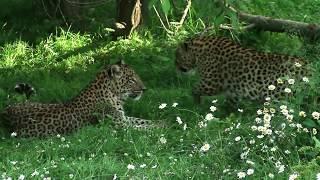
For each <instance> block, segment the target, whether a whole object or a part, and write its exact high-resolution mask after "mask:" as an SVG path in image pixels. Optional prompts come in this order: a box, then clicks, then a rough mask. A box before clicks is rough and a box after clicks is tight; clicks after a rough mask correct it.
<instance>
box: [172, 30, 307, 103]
mask: <svg viewBox="0 0 320 180" xmlns="http://www.w3.org/2000/svg"><path fill="white" fill-rule="evenodd" d="M175 65H176V68H177V69H178V70H179V71H182V72H189V71H190V70H192V69H197V71H198V72H199V76H200V82H199V83H198V84H197V85H196V86H195V87H194V88H193V90H192V94H193V96H194V99H195V101H197V102H200V97H201V96H212V95H217V94H219V93H220V92H225V93H226V94H227V95H228V97H229V98H231V99H237V100H238V99H239V98H246V99H251V100H263V99H265V98H266V97H271V98H272V97H275V98H279V97H280V96H283V95H284V88H285V86H286V85H285V84H279V83H277V79H278V78H285V77H289V78H296V79H297V78H298V79H301V76H304V75H306V71H307V70H306V68H305V65H306V61H305V60H303V59H301V58H298V57H292V56H287V55H278V54H274V53H267V52H258V51H256V50H253V49H249V48H244V47H242V46H240V45H239V44H237V43H235V42H233V41H232V40H230V39H227V38H223V37H211V36H202V37H196V38H192V39H188V40H186V41H185V42H183V43H181V44H180V45H179V46H178V48H177V49H176V59H175ZM299 65H302V66H301V67H299ZM271 84H272V85H275V86H276V89H275V90H274V91H270V90H268V86H269V85H271Z"/></svg>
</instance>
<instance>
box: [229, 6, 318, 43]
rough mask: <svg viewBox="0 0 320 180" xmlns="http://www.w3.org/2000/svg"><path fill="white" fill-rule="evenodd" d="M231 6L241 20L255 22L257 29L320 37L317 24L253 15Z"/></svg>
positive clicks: (313, 37)
mask: <svg viewBox="0 0 320 180" xmlns="http://www.w3.org/2000/svg"><path fill="white" fill-rule="evenodd" d="M229 8H230V10H232V11H234V12H235V13H237V15H238V18H239V20H240V21H243V22H246V23H248V24H254V28H256V29H260V30H264V31H271V32H286V33H292V34H296V35H298V36H300V37H303V38H308V39H310V40H312V41H316V40H319V39H320V26H319V25H317V24H312V23H304V22H299V21H292V20H286V19H276V18H271V17H267V16H260V15H252V14H248V13H244V12H241V11H238V10H235V9H234V8H232V7H229Z"/></svg>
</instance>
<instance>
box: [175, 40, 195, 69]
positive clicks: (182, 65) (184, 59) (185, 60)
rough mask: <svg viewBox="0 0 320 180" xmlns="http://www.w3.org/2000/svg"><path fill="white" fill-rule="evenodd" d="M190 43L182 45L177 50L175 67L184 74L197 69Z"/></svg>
mask: <svg viewBox="0 0 320 180" xmlns="http://www.w3.org/2000/svg"><path fill="white" fill-rule="evenodd" d="M190 45H191V44H190V42H188V41H186V42H183V43H181V44H180V45H179V46H178V48H177V49H176V59H175V66H176V69H177V70H178V71H180V72H182V73H189V72H190V71H191V70H193V69H194V68H195V57H194V54H193V51H192V49H191V48H190Z"/></svg>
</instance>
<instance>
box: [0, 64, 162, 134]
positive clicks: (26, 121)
mask: <svg viewBox="0 0 320 180" xmlns="http://www.w3.org/2000/svg"><path fill="white" fill-rule="evenodd" d="M145 90H146V88H145V86H144V84H143V83H142V81H141V79H140V78H139V76H138V75H137V74H136V73H135V71H134V70H133V69H132V68H130V67H129V66H128V65H126V64H124V63H123V61H119V62H118V63H116V64H113V65H109V66H107V67H106V68H104V69H103V70H102V71H101V72H100V73H98V74H97V76H96V78H95V79H94V80H93V81H92V82H91V83H90V84H89V85H88V86H87V87H86V88H85V89H84V90H83V91H82V92H81V93H80V94H79V95H78V96H76V97H75V98H73V99H72V100H70V101H69V102H66V103H61V104H40V103H21V104H16V105H11V106H8V107H7V108H6V109H5V110H4V113H3V114H4V116H5V117H6V120H8V121H9V123H10V125H11V127H12V131H13V132H16V133H17V136H19V137H45V136H49V135H55V134H67V133H70V132H72V131H74V130H76V129H79V128H81V127H83V126H85V125H88V124H96V123H98V121H99V120H100V119H105V117H107V116H108V117H110V118H112V119H113V122H114V124H115V125H116V126H120V127H134V128H149V127H154V126H156V124H155V123H152V122H151V121H150V120H145V119H140V118H135V117H128V116H125V113H124V109H123V104H124V100H126V99H127V98H128V97H131V98H134V99H136V100H138V99H139V98H140V96H141V95H142V92H143V91H145Z"/></svg>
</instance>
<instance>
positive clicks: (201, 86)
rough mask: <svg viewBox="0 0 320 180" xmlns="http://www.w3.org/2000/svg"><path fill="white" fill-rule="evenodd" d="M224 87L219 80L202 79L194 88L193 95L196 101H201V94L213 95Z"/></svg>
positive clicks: (198, 102)
mask: <svg viewBox="0 0 320 180" xmlns="http://www.w3.org/2000/svg"><path fill="white" fill-rule="evenodd" d="M221 89H222V87H221V84H219V82H214V81H209V80H207V81H205V80H200V82H199V83H198V84H197V85H196V86H195V87H194V88H193V89H192V96H193V100H194V102H195V103H197V104H200V103H201V96H213V95H216V94H218V93H219V92H220V91H221Z"/></svg>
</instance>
